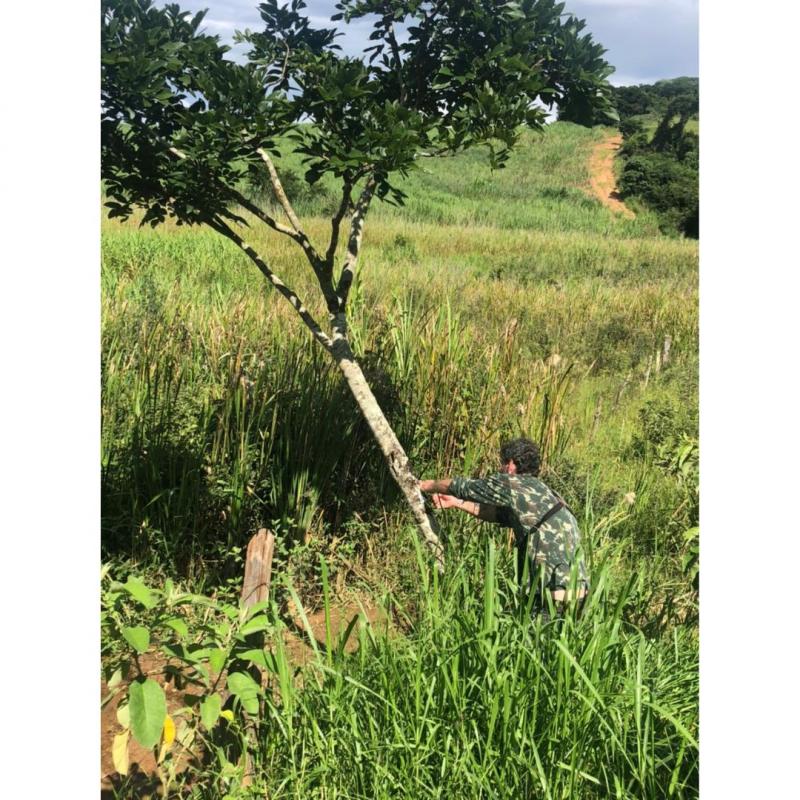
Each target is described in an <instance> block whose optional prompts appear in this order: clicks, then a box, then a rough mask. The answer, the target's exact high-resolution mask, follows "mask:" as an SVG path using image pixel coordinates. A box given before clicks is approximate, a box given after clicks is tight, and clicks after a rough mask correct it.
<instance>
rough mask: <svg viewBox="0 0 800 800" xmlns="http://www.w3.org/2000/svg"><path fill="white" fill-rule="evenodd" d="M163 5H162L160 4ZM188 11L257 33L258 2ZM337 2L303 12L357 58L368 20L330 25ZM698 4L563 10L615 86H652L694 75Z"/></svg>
mask: <svg viewBox="0 0 800 800" xmlns="http://www.w3.org/2000/svg"><path fill="white" fill-rule="evenodd" d="M163 1H164V0H162V2H163ZM177 2H178V3H179V4H180V6H181V7H182V8H184V9H186V10H191V11H195V12H196V11H200V10H201V9H204V8H208V9H209V13H210V15H211V16H209V17H206V19H205V20H204V22H203V26H204V27H205V29H206V31H207V32H208V33H211V34H218V35H219V36H220V38H221V39H222V41H223V42H225V43H227V44H231V43H232V39H233V32H234V31H235V30H244V29H245V28H250V29H251V30H259V29H260V28H261V26H262V21H261V15H260V13H259V11H258V7H257V4H258V0H177ZM334 5H335V0H307V7H306V9H305V11H306V13H307V14H308V15H309V17H310V19H311V22H312V24H313V25H315V26H316V27H330V26H338V27H340V29H341V30H342V32H343V33H344V34H345V35H344V36H340V37H338V38H337V40H336V42H337V44H338V45H339V46H340V47H341V48H342V52H343V53H344V54H346V55H350V56H358V55H360V54H361V53H362V52H363V49H364V48H365V47H368V46H369V45H370V44H372V42H370V41H369V34H370V32H371V28H372V21H371V20H370V19H369V18H367V19H362V20H357V21H356V22H354V23H352V24H350V25H344V24H342V23H331V21H330V17H331V15H332V14H334V13H335V11H336V9H335V8H334ZM697 7H698V3H697V0H566V9H565V10H566V11H568V12H572V13H573V14H575V15H576V16H578V17H581V18H583V19H585V20H586V25H587V30H589V31H590V32H591V33H592V35H593V37H594V40H595V41H596V42H599V43H600V44H602V45H603V47H605V48H606V50H607V52H606V59H607V60H608V62H609V63H610V64H611V65H612V66H614V67H615V68H616V72H615V73H614V75H612V78H611V82H612V83H614V84H615V85H617V86H620V85H629V84H631V83H652V82H654V81H656V80H660V79H662V78H674V77H678V76H680V75H697V74H698V36H697V17H698V8H697ZM245 51H246V48H244V47H243V46H242V45H239V46H234V47H233V48H232V51H231V56H232V57H233V58H236V59H237V60H239V59H241V58H243V57H244V52H245Z"/></svg>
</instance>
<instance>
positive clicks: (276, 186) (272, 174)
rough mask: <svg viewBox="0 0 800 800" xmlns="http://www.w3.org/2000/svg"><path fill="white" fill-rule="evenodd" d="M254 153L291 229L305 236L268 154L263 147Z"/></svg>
mask: <svg viewBox="0 0 800 800" xmlns="http://www.w3.org/2000/svg"><path fill="white" fill-rule="evenodd" d="M256 152H257V153H258V154H259V155H260V156H261V158H262V159H263V161H264V163H265V164H266V165H267V171H268V172H269V178H270V181H271V182H272V190H273V191H274V192H275V197H276V198H277V199H278V202H279V203H280V204H281V207H282V208H283V210H284V211H285V212H286V216H287V217H288V219H289V222H291V223H292V227H293V228H294V229H295V230H296V231H297V232H298V233H299V234H301V235H303V236H305V234H304V233H303V228H302V226H301V225H300V220H299V218H298V216H297V214H295V213H294V209H293V208H292V204H291V203H290V202H289V198H288V197H287V196H286V192H284V190H283V184H282V183H281V180H280V178H279V177H278V173H277V171H276V169H275V165H274V164H273V163H272V159H271V158H270V157H269V153H268V152H267V151H266V150H264V148H263V147H259V148H258V149H257V150H256Z"/></svg>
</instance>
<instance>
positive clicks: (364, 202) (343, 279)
mask: <svg viewBox="0 0 800 800" xmlns="http://www.w3.org/2000/svg"><path fill="white" fill-rule="evenodd" d="M376 184H377V181H376V180H375V176H374V175H370V177H369V178H367V184H366V186H365V187H364V189H363V191H362V192H361V196H360V197H359V198H358V202H357V203H356V208H355V211H354V212H353V216H352V217H351V219H350V238H349V239H348V241H347V256H346V257H345V260H344V266H343V267H342V274H341V275H340V276H339V282H338V284H337V285H336V294H337V295H338V298H339V311H343V310H344V307H345V305H346V304H347V296H348V294H349V293H350V287H351V286H352V285H353V277H354V276H355V269H356V264H357V263H358V255H359V251H360V250H361V236H362V234H363V232H364V219H365V218H366V216H367V211H368V210H369V204H370V201H371V200H372V195H373V194H374V193H375V186H376Z"/></svg>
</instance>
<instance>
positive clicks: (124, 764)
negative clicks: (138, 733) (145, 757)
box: [111, 731, 130, 775]
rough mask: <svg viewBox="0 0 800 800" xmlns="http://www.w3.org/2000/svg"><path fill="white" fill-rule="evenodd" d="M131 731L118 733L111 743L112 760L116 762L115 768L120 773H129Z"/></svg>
mask: <svg viewBox="0 0 800 800" xmlns="http://www.w3.org/2000/svg"><path fill="white" fill-rule="evenodd" d="M129 736H130V732H129V731H123V732H122V733H118V734H117V735H116V736H115V737H114V742H113V744H112V745H111V760H112V761H113V762H114V769H115V770H116V771H117V772H119V774H120V775H127V774H128V737H129Z"/></svg>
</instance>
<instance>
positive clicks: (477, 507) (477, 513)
mask: <svg viewBox="0 0 800 800" xmlns="http://www.w3.org/2000/svg"><path fill="white" fill-rule="evenodd" d="M431 500H433V505H434V506H435V507H436V508H459V509H461V511H466V512H467V514H472V516H473V517H477V518H478V519H482V520H483V521H484V522H497V521H498V519H497V507H496V506H492V505H487V504H486V503H475V502H472V501H470V500H461V499H460V498H458V497H453V495H450V494H439V493H435V494H433V495H431Z"/></svg>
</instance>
